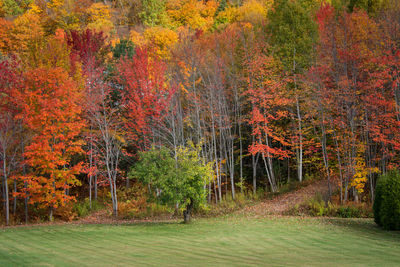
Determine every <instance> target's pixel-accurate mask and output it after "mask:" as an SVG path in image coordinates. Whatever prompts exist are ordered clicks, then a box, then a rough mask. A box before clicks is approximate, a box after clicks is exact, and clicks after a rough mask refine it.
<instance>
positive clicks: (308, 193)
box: [241, 180, 328, 215]
mask: <svg viewBox="0 0 400 267" xmlns="http://www.w3.org/2000/svg"><path fill="white" fill-rule="evenodd" d="M327 192H328V184H327V181H326V180H320V181H316V182H314V183H312V184H309V185H308V186H305V187H302V188H300V189H298V190H295V191H292V192H289V193H286V194H281V195H278V196H277V197H274V198H272V199H267V200H263V201H262V202H260V203H258V204H256V205H254V206H250V207H246V208H244V209H243V210H242V211H241V212H242V213H250V214H255V215H268V214H275V215H281V214H283V213H285V212H286V211H287V210H289V209H290V208H291V207H293V206H294V205H296V204H301V203H302V202H304V201H305V200H306V199H308V198H311V197H313V196H315V194H316V193H320V194H321V195H327Z"/></svg>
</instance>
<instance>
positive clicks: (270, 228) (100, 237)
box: [0, 216, 400, 266]
mask: <svg viewBox="0 0 400 267" xmlns="http://www.w3.org/2000/svg"><path fill="white" fill-rule="evenodd" d="M0 265H1V266H88V265H91V266H125V265H133V266H144V265H151V266H177V265H181V266H183V265H185V266H202V265H208V266H228V265H229V266H246V265H270V266H400V233H399V232H386V231H383V230H381V229H379V228H378V227H376V226H375V224H374V223H373V221H372V220H351V219H315V218H305V219H301V218H296V217H291V218H273V217H268V218H262V219H254V218H245V217H239V218H235V217H233V216H228V217H224V218H213V219H199V220H196V221H195V222H193V223H192V224H190V225H184V224H179V223H147V224H130V225H54V226H33V227H19V228H9V229H2V230H0Z"/></svg>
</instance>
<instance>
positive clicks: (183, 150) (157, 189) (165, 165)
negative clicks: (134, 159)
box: [129, 145, 213, 208]
mask: <svg viewBox="0 0 400 267" xmlns="http://www.w3.org/2000/svg"><path fill="white" fill-rule="evenodd" d="M129 176H130V177H132V178H138V179H139V180H140V181H142V182H143V183H145V184H148V185H149V187H150V188H151V192H150V193H151V194H152V196H153V197H154V198H156V200H157V201H160V202H161V203H166V204H168V205H170V206H172V207H173V206H175V205H176V204H178V205H179V206H180V207H182V208H188V207H191V208H192V207H193V208H197V207H199V206H201V205H203V204H204V202H205V200H206V191H205V189H204V184H206V183H208V182H209V181H210V180H211V179H212V177H213V171H212V168H211V165H210V164H205V163H204V162H203V160H202V159H201V158H200V147H195V146H193V145H191V146H190V147H179V148H178V149H177V151H176V156H175V158H174V157H173V156H172V155H171V152H170V151H169V150H168V149H166V148H164V147H161V148H160V149H156V148H155V147H152V148H151V149H150V150H148V151H146V152H142V153H140V160H139V162H138V163H137V164H136V165H135V166H134V167H133V168H132V170H131V172H130V173H129Z"/></svg>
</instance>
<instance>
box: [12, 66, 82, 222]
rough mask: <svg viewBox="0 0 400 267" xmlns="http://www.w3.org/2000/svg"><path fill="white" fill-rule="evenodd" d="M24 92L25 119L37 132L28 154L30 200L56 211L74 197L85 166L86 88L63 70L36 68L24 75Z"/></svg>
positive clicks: (23, 116) (21, 99) (21, 100)
mask: <svg viewBox="0 0 400 267" xmlns="http://www.w3.org/2000/svg"><path fill="white" fill-rule="evenodd" d="M24 78H25V81H24V88H23V90H21V92H20V93H19V94H18V96H17V99H18V103H19V104H20V108H21V114H20V117H21V118H23V122H24V124H25V125H26V127H27V128H28V129H29V130H30V131H32V134H33V136H32V141H31V143H30V144H29V145H28V146H27V147H26V150H25V153H24V156H25V158H26V162H27V164H28V165H29V166H30V172H29V173H28V174H27V175H25V176H23V177H22V179H23V180H24V181H27V183H28V184H29V189H28V190H29V194H30V196H31V197H30V202H31V203H38V204H39V206H40V207H42V208H49V211H50V215H49V218H50V220H52V219H53V217H52V216H53V210H54V209H55V208H57V207H59V206H63V205H65V204H66V203H67V202H69V201H71V200H73V199H74V197H73V196H69V195H68V194H67V192H68V189H69V188H70V187H71V186H74V185H78V184H80V183H79V181H78V180H77V178H76V175H77V174H79V173H80V171H81V168H82V164H81V163H80V162H78V163H75V162H74V161H73V156H74V155H76V154H79V153H82V152H83V151H82V149H81V146H82V142H81V141H80V140H79V139H78V135H79V134H80V132H81V130H82V127H83V125H84V122H83V121H82V119H81V118H80V114H81V110H82V109H81V105H80V100H81V97H82V92H81V88H80V87H79V86H78V85H77V84H76V83H75V81H74V80H73V79H72V78H71V77H69V75H68V73H66V71H65V70H63V69H61V68H50V69H45V68H39V69H32V70H30V71H28V72H27V73H26V74H25V75H24Z"/></svg>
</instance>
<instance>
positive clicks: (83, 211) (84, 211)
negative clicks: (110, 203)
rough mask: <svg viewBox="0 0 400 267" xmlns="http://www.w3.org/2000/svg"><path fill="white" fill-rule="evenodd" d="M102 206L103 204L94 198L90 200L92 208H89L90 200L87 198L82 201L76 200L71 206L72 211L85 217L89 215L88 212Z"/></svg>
mask: <svg viewBox="0 0 400 267" xmlns="http://www.w3.org/2000/svg"><path fill="white" fill-rule="evenodd" d="M102 208H103V205H102V204H101V203H100V202H99V201H96V200H94V199H93V200H92V208H90V202H89V199H88V198H85V200H84V201H82V202H78V203H76V204H75V205H74V206H73V211H74V212H75V213H76V215H77V216H78V217H85V216H87V215H89V213H91V212H94V211H98V210H100V209H102Z"/></svg>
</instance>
